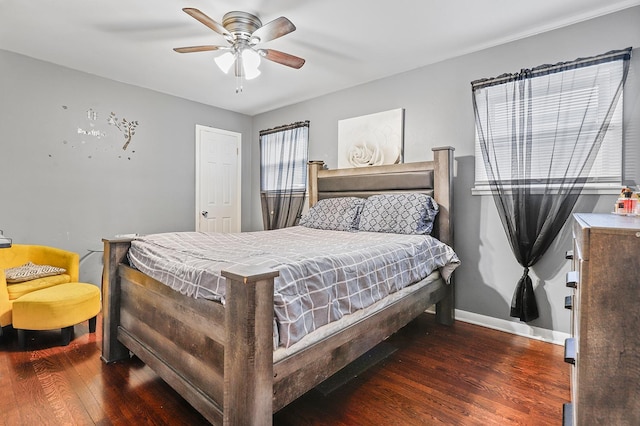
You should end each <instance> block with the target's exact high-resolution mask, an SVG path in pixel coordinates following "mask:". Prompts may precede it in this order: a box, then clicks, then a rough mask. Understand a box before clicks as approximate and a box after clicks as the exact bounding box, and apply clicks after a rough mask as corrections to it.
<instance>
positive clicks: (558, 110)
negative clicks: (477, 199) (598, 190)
mask: <svg viewBox="0 0 640 426" xmlns="http://www.w3.org/2000/svg"><path fill="white" fill-rule="evenodd" d="M630 57H631V48H628V49H624V50H619V51H612V52H608V53H606V54H603V55H599V56H595V57H591V58H581V59H577V60H575V61H571V62H565V63H561V64H555V65H543V66H540V67H537V68H534V69H531V70H522V71H521V72H520V73H517V74H507V75H502V76H500V77H497V78H494V79H484V80H478V81H474V82H472V83H471V84H472V91H473V96H472V97H473V106H474V112H475V121H476V135H477V139H478V141H479V143H480V148H481V151H482V157H483V159H484V166H485V170H486V173H487V178H488V180H489V185H490V187H491V192H492V194H493V198H494V201H495V204H496V206H497V208H498V212H499V215H500V218H501V221H502V225H503V227H504V230H505V232H506V234H507V237H508V239H509V243H510V245H511V249H512V251H513V253H514V255H515V258H516V260H517V261H518V263H519V264H520V265H522V266H523V268H524V270H523V274H522V277H521V278H520V280H519V281H518V283H517V286H516V289H515V292H514V295H513V299H512V302H511V312H510V315H511V316H513V317H518V318H520V320H521V321H527V322H528V321H532V320H534V319H536V318H538V307H537V303H536V300H535V295H534V291H533V285H532V282H531V278H530V277H529V268H530V267H531V266H533V265H534V264H535V263H536V262H537V261H538V260H539V259H540V258H541V257H542V255H543V254H544V253H545V251H546V250H547V249H548V248H549V246H550V245H551V243H552V242H553V240H554V239H555V237H556V235H557V234H558V232H559V231H560V229H561V228H562V226H563V225H564V223H565V222H566V220H567V218H568V217H569V215H570V213H571V210H572V209H573V207H574V205H575V203H576V200H577V198H578V196H579V195H580V192H581V191H582V189H583V187H584V185H585V183H586V182H587V181H588V179H589V173H590V171H591V167H592V165H593V162H594V160H595V158H596V155H597V153H598V150H599V149H600V146H601V144H602V141H603V139H604V137H605V134H606V132H607V130H608V128H609V125H610V122H611V118H612V116H613V114H614V111H615V109H616V107H618V108H622V105H619V106H618V103H619V102H618V101H619V99H620V97H621V95H622V88H623V85H624V82H625V79H626V76H627V73H628V68H629V59H630ZM616 61H617V62H616ZM614 63H615V64H616V65H620V66H617V67H616V68H615V71H613V72H612V71H611V69H610V67H611V65H612V64H614ZM605 86H606V87H610V88H611V89H610V90H605V89H603V88H604V87H605ZM620 104H621V102H620ZM541 144H542V145H541Z"/></svg>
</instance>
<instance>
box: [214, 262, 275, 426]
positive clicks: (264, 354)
mask: <svg viewBox="0 0 640 426" xmlns="http://www.w3.org/2000/svg"><path fill="white" fill-rule="evenodd" d="M221 274H222V276H223V277H225V278H226V290H225V294H226V297H225V309H224V311H225V347H224V403H223V405H224V407H223V410H222V411H223V414H224V424H225V425H270V424H271V422H272V416H273V280H274V278H275V277H277V276H278V275H279V273H278V272H277V271H274V270H272V269H267V268H260V267H253V266H234V267H232V268H230V269H228V270H225V271H221Z"/></svg>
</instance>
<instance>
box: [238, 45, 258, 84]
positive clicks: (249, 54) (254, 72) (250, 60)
mask: <svg viewBox="0 0 640 426" xmlns="http://www.w3.org/2000/svg"><path fill="white" fill-rule="evenodd" d="M241 54H242V65H243V67H244V76H245V78H246V79H247V80H253V79H254V78H256V77H257V76H259V75H260V70H259V69H258V67H259V66H260V55H259V54H258V52H256V51H254V50H253V49H243V50H242V53H241Z"/></svg>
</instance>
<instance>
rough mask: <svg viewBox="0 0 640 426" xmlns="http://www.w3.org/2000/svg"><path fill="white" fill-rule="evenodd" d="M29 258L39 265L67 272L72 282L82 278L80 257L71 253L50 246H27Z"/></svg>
mask: <svg viewBox="0 0 640 426" xmlns="http://www.w3.org/2000/svg"><path fill="white" fill-rule="evenodd" d="M27 250H28V258H29V259H30V260H31V261H32V262H33V263H36V264H39V265H51V266H57V267H59V268H64V269H66V270H67V274H69V276H70V277H71V282H77V281H78V279H79V277H80V255H78V253H74V252H71V251H67V250H63V249H60V248H56V247H48V246H27Z"/></svg>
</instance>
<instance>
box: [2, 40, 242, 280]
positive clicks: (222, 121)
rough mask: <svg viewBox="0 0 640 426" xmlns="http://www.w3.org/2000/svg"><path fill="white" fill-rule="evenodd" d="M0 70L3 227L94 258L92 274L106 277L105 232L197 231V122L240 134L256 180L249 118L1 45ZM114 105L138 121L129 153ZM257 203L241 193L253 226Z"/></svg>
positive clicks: (87, 274) (87, 266)
mask: <svg viewBox="0 0 640 426" xmlns="http://www.w3.org/2000/svg"><path fill="white" fill-rule="evenodd" d="M0 76H1V78H0V229H3V230H4V231H5V234H6V235H7V236H10V237H12V238H13V240H14V242H15V243H25V244H45V245H52V246H56V247H62V248H65V249H68V250H72V251H75V252H77V253H79V254H80V256H85V255H87V257H86V258H85V259H84V260H83V262H82V263H81V268H80V269H81V273H80V275H81V278H82V279H83V280H85V281H88V282H93V283H95V284H99V282H100V274H101V268H102V263H101V259H102V258H101V254H100V253H97V254H88V253H89V251H88V250H101V249H102V242H101V239H102V238H103V237H111V236H113V235H115V234H123V233H151V232H159V231H170V230H193V229H194V228H195V214H194V209H195V186H194V185H195V177H194V176H195V125H196V124H202V125H206V126H211V127H216V128H220V129H225V130H231V131H235V132H239V133H242V142H243V148H242V151H243V164H242V170H243V173H244V176H245V178H246V180H249V179H250V177H251V164H252V163H251V149H250V145H251V143H252V136H251V117H249V116H245V115H241V114H237V113H233V112H229V111H226V110H222V109H218V108H213V107H210V106H206V105H203V104H198V103H195V102H191V101H186V100H184V99H180V98H176V97H172V96H168V95H164V94H161V93H158V92H154V91H150V90H147V89H142V88H139V87H135V86H130V85H126V84H122V83H118V82H115V81H112V80H107V79H104V78H100V77H96V76H94V75H90V74H86V73H82V72H78V71H74V70H71V69H68V68H63V67H60V66H57V65H53V64H51V63H47V62H42V61H38V60H34V59H32V58H28V57H25V56H21V55H17V54H14V53H10V52H7V51H2V50H0ZM91 112H95V113H96V114H97V116H90V113H91ZM111 112H114V113H115V114H116V116H117V118H118V119H119V120H121V119H122V118H126V119H127V120H129V121H132V120H137V121H138V123H139V124H138V126H137V128H136V129H135V135H134V136H133V138H132V140H131V143H130V144H129V147H128V148H127V150H126V151H123V150H122V146H123V144H124V141H125V139H124V135H123V134H122V133H121V132H120V131H119V130H118V129H117V128H116V127H115V126H113V125H110V124H109V123H108V122H107V118H108V117H109V115H110V113H111ZM78 129H81V131H84V132H87V133H88V134H82V133H78ZM92 132H93V135H92V134H91V133H92ZM252 207H253V206H252V200H251V194H250V192H249V191H245V192H243V194H242V211H243V223H246V224H247V225H250V221H251V215H250V211H251V209H252Z"/></svg>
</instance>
